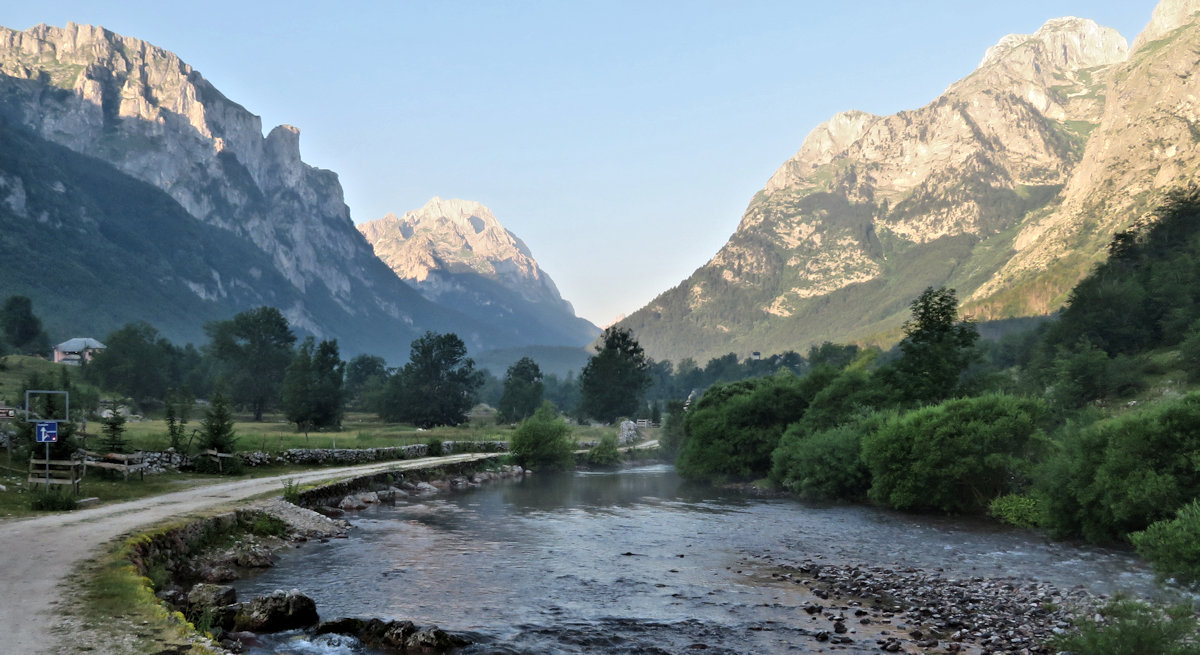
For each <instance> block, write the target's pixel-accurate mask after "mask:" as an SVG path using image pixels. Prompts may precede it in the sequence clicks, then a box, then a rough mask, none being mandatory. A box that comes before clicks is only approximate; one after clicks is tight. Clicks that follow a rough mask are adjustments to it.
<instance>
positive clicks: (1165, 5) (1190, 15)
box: [1133, 0, 1200, 50]
mask: <svg viewBox="0 0 1200 655" xmlns="http://www.w3.org/2000/svg"><path fill="white" fill-rule="evenodd" d="M1197 12H1200V1H1198V0H1161V1H1160V2H1159V3H1158V5H1157V6H1155V7H1154V14H1153V15H1152V16H1151V17H1150V22H1149V23H1148V24H1147V25H1146V27H1145V29H1143V30H1142V33H1141V34H1139V35H1138V37H1137V38H1136V39H1134V40H1133V49H1134V50H1140V49H1141V48H1142V46H1144V45H1146V44H1147V43H1150V42H1151V41H1157V40H1159V39H1161V38H1162V37H1164V36H1166V35H1167V34H1168V33H1169V32H1171V31H1173V30H1176V29H1179V28H1180V27H1183V26H1185V25H1188V24H1190V23H1192V22H1193V21H1194V20H1195V19H1196V13H1197Z"/></svg>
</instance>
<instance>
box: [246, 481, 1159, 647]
mask: <svg viewBox="0 0 1200 655" xmlns="http://www.w3.org/2000/svg"><path fill="white" fill-rule="evenodd" d="M350 521H351V522H352V524H353V526H354V528H353V530H352V531H351V533H350V534H351V536H350V538H349V539H340V540H332V541H329V542H327V543H309V544H304V545H303V546H302V547H300V548H297V549H294V550H290V551H287V552H285V553H284V554H283V556H282V557H281V558H280V561H279V562H278V564H277V565H276V566H275V567H274V568H272V569H268V570H266V571H265V572H264V573H262V574H261V575H258V576H256V577H253V578H249V579H245V580H242V581H240V582H239V583H238V584H237V585H236V586H237V590H238V594H239V597H242V598H248V597H250V596H252V595H255V594H262V593H269V592H271V591H272V590H274V589H280V588H282V589H290V588H293V587H295V588H299V589H300V590H301V591H303V592H304V593H306V594H308V595H309V596H311V597H312V598H313V599H315V600H316V603H317V608H318V610H319V611H320V613H321V616H322V618H326V619H331V618H336V617H342V616H357V617H364V618H369V617H379V618H383V619H386V620H393V619H407V620H411V621H413V622H415V623H417V624H437V625H439V626H441V627H442V628H444V629H446V630H451V631H456V632H470V633H474V635H475V636H476V637H477V638H478V639H479V640H480V641H482V642H485V643H486V645H485V646H472V647H468V648H467V649H466V650H464V653H597V652H603V653H677V652H683V651H688V652H700V651H701V650H703V652H705V653H783V652H819V651H817V650H815V649H813V650H805V648H811V644H812V640H811V638H810V637H809V635H810V634H811V633H810V632H809V631H807V630H806V626H805V625H804V624H803V621H801V620H800V619H799V618H798V617H803V613H802V612H801V611H800V608H802V607H803V606H804V604H805V603H807V602H810V601H811V600H812V596H811V595H809V593H808V592H807V591H806V590H805V589H803V588H802V587H801V586H799V585H787V584H777V583H774V582H773V581H772V578H771V577H770V576H769V575H767V574H766V572H765V570H764V565H763V564H762V559H761V558H762V556H764V555H769V556H772V557H775V556H779V557H780V558H781V559H786V558H787V557H788V556H791V557H792V558H793V559H795V560H799V559H801V558H817V559H819V560H821V561H824V562H829V563H835V564H836V563H845V564H854V565H864V564H870V565H885V566H893V567H898V568H906V567H911V568H917V569H927V570H940V571H941V572H942V575H945V576H961V577H967V578H969V577H976V576H981V577H1002V576H1015V577H1018V578H1022V579H1028V580H1037V581H1043V582H1048V583H1052V584H1054V585H1056V586H1059V587H1061V588H1073V587H1077V586H1082V587H1084V588H1086V589H1088V590H1090V591H1092V592H1095V593H1111V592H1113V591H1116V590H1124V591H1128V592H1132V593H1134V594H1151V593H1153V590H1154V583H1153V579H1152V576H1151V575H1150V573H1149V572H1148V570H1147V569H1146V568H1145V567H1144V565H1142V564H1140V563H1139V562H1138V561H1136V560H1135V559H1134V558H1132V557H1130V556H1129V555H1128V554H1126V553H1123V552H1119V551H1111V550H1104V549H1097V548H1081V547H1076V546H1072V545H1068V544H1062V543H1056V542H1050V541H1047V540H1045V539H1044V538H1042V537H1041V536H1039V535H1037V534H1036V533H1032V532H1027V531H1023V530H1015V529H1007V528H1003V527H999V526H996V525H993V524H990V523H985V522H975V521H964V520H962V519H949V518H939V517H932V518H931V517H924V516H913V515H907V514H900V513H895V512H888V511H883V510H879V509H875V508H870V507H865V506H860V505H827V504H809V503H801V502H798V501H795V500H791V499H759V498H751V497H747V496H745V495H742V494H739V493H734V492H729V491H723V490H718V489H714V488H711V487H708V486H702V485H694V484H690V483H687V482H685V481H682V480H681V479H680V478H679V477H678V476H677V475H676V474H675V473H674V471H673V470H672V469H671V468H670V467H669V466H648V467H640V468H632V469H626V470H621V471H617V472H608V473H589V472H578V473H574V474H562V475H549V474H546V475H542V474H538V475H533V476H530V477H527V478H524V479H521V480H510V481H502V482H496V483H490V484H488V485H485V486H483V487H482V488H478V489H472V490H469V491H465V492H459V493H448V494H443V495H439V496H435V497H432V498H425V499H420V500H417V499H413V500H408V501H398V502H397V503H396V504H395V505H394V506H390V505H382V506H373V507H371V508H369V509H367V510H364V511H362V512H359V513H356V514H354V515H353V516H351V517H350ZM689 649H694V650H689ZM850 651H851V652H854V649H850ZM366 652H368V651H365V650H363V649H362V648H361V646H358V645H357V644H356V642H353V640H350V639H348V638H344V637H332V636H327V637H321V638H310V637H308V636H305V635H304V634H298V633H288V634H284V635H279V636H273V637H270V638H269V640H268V641H267V642H266V643H265V645H264V646H263V647H262V648H259V649H254V650H252V651H251V653H294V654H306V655H307V654H314V655H317V654H319V655H341V654H343V653H345V654H349V653H366ZM862 652H877V649H874V650H873V651H872V649H869V648H866V647H865V646H864V648H863V651H862Z"/></svg>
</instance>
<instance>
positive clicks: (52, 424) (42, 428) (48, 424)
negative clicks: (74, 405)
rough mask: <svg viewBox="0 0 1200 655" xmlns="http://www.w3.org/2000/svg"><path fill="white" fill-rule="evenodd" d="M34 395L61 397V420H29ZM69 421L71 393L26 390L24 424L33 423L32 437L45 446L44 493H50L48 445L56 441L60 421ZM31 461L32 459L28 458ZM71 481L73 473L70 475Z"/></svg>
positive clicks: (50, 418) (50, 417)
mask: <svg viewBox="0 0 1200 655" xmlns="http://www.w3.org/2000/svg"><path fill="white" fill-rule="evenodd" d="M34 394H45V395H50V396H62V397H63V400H64V403H63V404H64V408H63V418H61V419H60V418H55V417H52V416H46V417H35V419H36V420H32V421H31V420H29V415H30V413H31V412H32V411H33V405H32V403H30V396H32V395H34ZM70 420H71V393H70V392H68V391H59V390H57V389H55V390H47V389H28V390H26V391H25V422H26V423H35V424H36V425H34V435H35V437H36V441H37V442H38V443H44V444H46V491H47V492H49V491H50V444H52V443H55V442H56V441H58V424H59V422H60V421H63V422H66V421H70ZM30 459H32V458H30ZM71 477H72V479H73V478H74V473H72V474H71Z"/></svg>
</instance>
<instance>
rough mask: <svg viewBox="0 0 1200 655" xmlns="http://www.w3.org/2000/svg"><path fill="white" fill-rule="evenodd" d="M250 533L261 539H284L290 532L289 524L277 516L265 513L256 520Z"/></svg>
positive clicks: (251, 525)
mask: <svg viewBox="0 0 1200 655" xmlns="http://www.w3.org/2000/svg"><path fill="white" fill-rule="evenodd" d="M250 532H251V533H253V534H256V535H258V536H260V537H282V536H283V535H285V534H287V532H288V524H287V522H286V521H284V520H283V519H281V518H279V517H277V516H272V515H270V514H265V513H263V514H259V515H258V516H256V517H255V518H254V523H252V524H250Z"/></svg>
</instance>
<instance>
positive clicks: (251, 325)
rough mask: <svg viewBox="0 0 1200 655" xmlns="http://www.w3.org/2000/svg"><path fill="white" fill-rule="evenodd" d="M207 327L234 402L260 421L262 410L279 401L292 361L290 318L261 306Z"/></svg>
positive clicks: (271, 308) (206, 329) (293, 341)
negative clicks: (284, 377) (284, 379)
mask: <svg viewBox="0 0 1200 655" xmlns="http://www.w3.org/2000/svg"><path fill="white" fill-rule="evenodd" d="M204 330H205V332H207V333H208V336H209V338H210V339H211V340H212V344H211V346H210V348H211V351H212V354H213V356H215V357H216V358H217V359H218V360H220V361H221V364H222V374H223V375H224V377H225V382H226V384H227V385H228V386H229V388H230V390H231V393H232V396H233V400H234V402H236V403H238V404H240V405H243V406H245V407H248V408H250V410H251V411H252V412H254V420H255V421H261V420H262V417H263V412H265V411H266V410H267V409H269V408H270V407H271V406H273V405H274V404H275V403H276V402H278V400H279V391H280V387H281V386H282V384H283V376H284V374H285V373H286V372H287V367H288V364H290V363H291V361H292V344H293V343H295V341H296V335H295V334H293V333H292V330H291V328H290V327H289V326H288V321H287V319H286V318H284V316H283V314H282V313H280V311H279V310H278V309H276V308H274V307H259V308H258V309H251V310H248V311H244V312H241V313H240V314H237V315H236V316H234V317H233V318H232V319H230V320H228V321H216V322H213V323H209V324H207V325H205V326H204Z"/></svg>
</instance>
